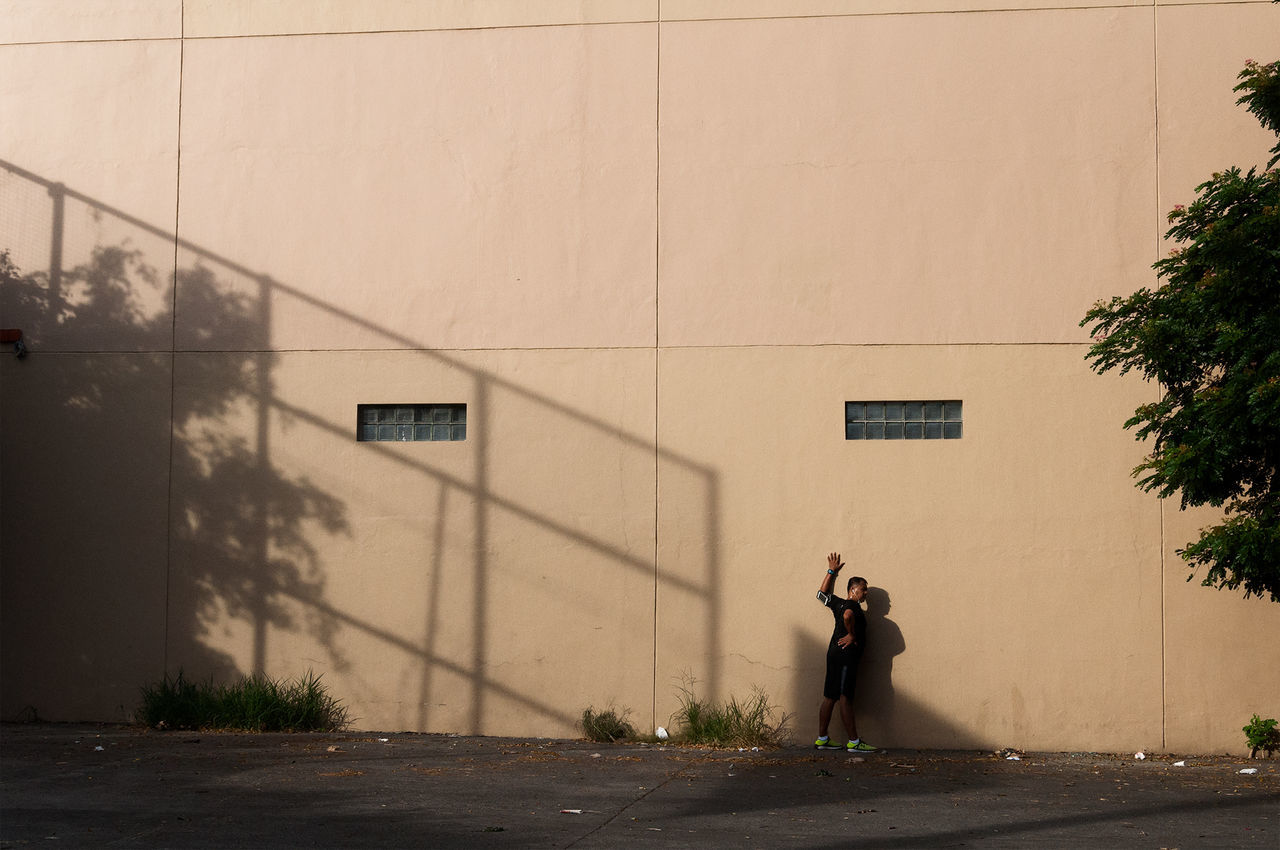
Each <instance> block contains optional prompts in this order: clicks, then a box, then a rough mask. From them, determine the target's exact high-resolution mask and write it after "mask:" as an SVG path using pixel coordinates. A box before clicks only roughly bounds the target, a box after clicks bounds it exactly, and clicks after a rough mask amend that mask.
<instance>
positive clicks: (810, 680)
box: [790, 587, 946, 746]
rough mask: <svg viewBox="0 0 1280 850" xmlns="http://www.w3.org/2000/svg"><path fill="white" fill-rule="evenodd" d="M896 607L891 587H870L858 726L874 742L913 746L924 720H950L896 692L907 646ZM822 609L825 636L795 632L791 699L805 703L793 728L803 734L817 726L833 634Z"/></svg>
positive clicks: (931, 722) (857, 697)
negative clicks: (897, 668) (892, 614)
mask: <svg viewBox="0 0 1280 850" xmlns="http://www.w3.org/2000/svg"><path fill="white" fill-rule="evenodd" d="M816 605H817V603H815V607H816ZM891 608H892V603H891V601H890V598H889V591H887V590H885V589H884V588H883V587H868V588H867V597H866V610H867V650H866V652H865V653H864V654H863V656H862V663H861V665H860V666H859V667H858V687H857V692H856V695H855V697H854V709H855V712H856V714H857V720H858V731H859V732H860V733H861V734H862V735H863V736H865V737H866V738H867V740H869V741H870V742H871V743H873V744H876V745H880V746H912V745H913V744H915V743H916V741H917V740H919V738H920V735H921V732H922V724H923V725H927V726H929V727H930V728H931V729H936V728H937V727H938V726H940V725H941V726H945V725H946V724H945V723H944V722H943V721H941V718H938V717H937V716H936V715H934V714H932V713H931V712H922V709H921V706H919V705H918V704H917V703H916V702H915V701H914V700H912V699H910V698H907V699H904V700H900V699H898V697H897V694H896V693H895V691H894V686H893V661H894V658H896V657H897V656H899V655H901V654H902V653H903V652H905V651H906V648H907V643H906V640H905V639H904V638H903V636H902V630H901V629H899V628H898V624H897V623H895V622H894V621H893V620H891V619H889V611H890V610H891ZM823 614H824V615H825V616H824V617H823V618H822V623H823V626H822V631H821V634H822V637H821V638H819V637H817V636H816V634H815V633H814V632H813V631H811V630H810V629H804V630H803V631H801V630H797V632H796V644H795V666H794V668H793V669H794V671H795V676H794V678H793V680H792V697H791V702H790V704H791V705H794V706H801V707H802V708H801V709H800V714H799V715H798V716H797V717H796V718H795V721H794V724H795V725H794V728H795V729H796V731H797V732H798V733H799V734H800V737H801V738H802V739H803V738H805V736H807V735H808V733H809V731H812V730H811V729H810V728H809V727H810V725H811V724H813V723H814V722H815V721H816V720H817V715H818V703H819V701H820V700H821V698H822V678H823V671H824V669H825V668H824V665H825V663H826V662H825V658H826V652H827V641H828V639H829V638H830V635H831V615H830V612H828V611H825V610H824V611H823ZM809 706H812V709H810V708H809ZM834 725H835V726H836V727H839V728H837V729H836V730H835V734H840V733H841V732H842V731H843V728H842V727H840V726H839V720H838V719H837V720H835V721H834ZM802 730H803V731H802Z"/></svg>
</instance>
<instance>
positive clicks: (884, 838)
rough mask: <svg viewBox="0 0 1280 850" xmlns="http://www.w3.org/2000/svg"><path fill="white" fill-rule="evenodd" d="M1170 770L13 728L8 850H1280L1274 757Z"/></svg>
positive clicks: (1, 806) (364, 737) (924, 757)
mask: <svg viewBox="0 0 1280 850" xmlns="http://www.w3.org/2000/svg"><path fill="white" fill-rule="evenodd" d="M1180 758H1181V757H1180V756H1174V757H1165V756H1160V757H1152V758H1148V759H1147V760H1145V761H1137V760H1135V759H1133V757H1132V756H1131V755H1126V756H1108V755H1100V754H1095V753H1076V754H1065V753H1064V754H1027V755H1024V756H1022V758H1021V760H1018V761H1013V760H1009V759H1007V758H1006V757H1005V755H1003V754H991V753H972V752H938V751H915V750H889V751H885V752H880V753H867V754H865V756H861V757H859V756H850V755H847V754H845V753H843V752H831V753H828V752H821V753H819V752H814V751H812V750H809V749H802V748H793V749H784V750H777V751H771V752H737V751H732V752H730V751H717V750H706V749H693V748H683V747H675V746H656V745H655V746H650V745H638V744H616V745H601V744H593V743H591V742H588V741H571V740H568V741H567V740H549V739H512V738H484V737H458V736H451V735H420V734H408V733H394V734H379V733H359V734H354V733H345V734H338V735H311V734H304V735H276V734H270V735H246V734H231V733H213V734H210V733H203V732H202V733H191V732H154V731H145V730H142V729H139V728H135V727H124V726H86V725H76V726H69V725H62V724H21V725H18V724H6V725H4V726H3V727H0V848H19V847H31V846H40V847H113V848H114V847H120V848H130V847H200V848H203V847H208V848H214V847H216V848H253V847H271V848H276V847H374V846H376V847H467V848H472V850H483V848H489V847H582V848H589V847H595V848H599V847H693V846H697V847H707V846H710V847H730V846H732V847H739V846H742V845H744V844H745V845H755V846H760V847H884V848H894V847H1028V846H1032V847H1035V846H1039V847H1065V846H1073V845H1083V846H1092V847H1120V846H1124V847H1151V848H1160V847H1168V848H1172V847H1178V848H1183V850H1187V848H1196V847H1261V848H1268V850H1275V848H1277V847H1280V761H1276V760H1258V761H1256V762H1251V761H1249V759H1247V758H1233V757H1227V756H1212V757H1204V758H1187V759H1186V765H1185V766H1175V765H1174V761H1175V759H1180ZM1247 767H1256V768H1258V773H1257V774H1255V775H1245V774H1241V773H1239V770H1240V769H1241V768H1247Z"/></svg>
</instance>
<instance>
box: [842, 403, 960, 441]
mask: <svg viewBox="0 0 1280 850" xmlns="http://www.w3.org/2000/svg"><path fill="white" fill-rule="evenodd" d="M963 433H964V420H963V417H962V416H961V403H960V402H958V401H846V402H845V403H844V438H845V439H846V440H958V439H960V437H961V436H962V435H963Z"/></svg>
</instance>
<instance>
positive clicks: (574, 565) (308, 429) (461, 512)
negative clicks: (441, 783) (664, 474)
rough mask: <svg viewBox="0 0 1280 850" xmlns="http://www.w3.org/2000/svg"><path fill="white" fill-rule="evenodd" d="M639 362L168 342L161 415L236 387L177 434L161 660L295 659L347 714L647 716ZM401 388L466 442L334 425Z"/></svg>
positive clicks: (238, 664) (648, 474) (511, 719)
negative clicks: (446, 412)
mask: <svg viewBox="0 0 1280 850" xmlns="http://www.w3.org/2000/svg"><path fill="white" fill-rule="evenodd" d="M653 356H654V355H653V352H652V351H651V350H645V349H632V350H614V351H612V352H601V351H591V352H583V351H576V352H575V351H563V350H562V351H504V352H488V353H482V352H469V353H468V352H454V353H450V352H428V351H417V352H387V353H382V354H369V355H363V356H357V357H352V356H351V355H350V354H347V353H326V354H311V353H301V352H299V353H284V354H279V355H272V356H259V355H244V354H234V353H225V354H186V355H183V356H181V357H179V358H178V362H177V367H176V369H177V378H178V380H177V384H178V386H179V388H180V389H179V391H178V395H177V398H178V402H177V405H178V408H179V410H185V409H192V410H195V409H199V408H201V407H202V406H203V405H202V400H208V399H218V398H227V397H234V398H235V403H234V404H233V405H231V406H229V407H227V408H225V409H219V410H211V411H209V412H208V413H201V414H199V415H193V416H191V417H190V419H189V420H188V422H187V424H186V426H185V427H184V428H183V430H182V431H181V432H180V433H179V435H178V441H177V442H178V448H177V449H176V452H177V453H178V454H179V455H182V454H184V453H185V454H189V455H190V456H191V457H192V458H193V460H195V461H196V462H194V463H190V464H187V465H186V467H185V468H181V469H176V470H175V482H174V491H175V494H176V496H175V499H174V505H173V526H174V547H173V550H172V553H171V556H172V561H173V573H172V574H173V579H174V583H173V588H172V590H171V593H170V603H169V612H170V631H171V636H172V648H171V655H172V656H173V657H174V658H186V659H188V661H187V664H188V669H192V668H197V669H199V670H201V671H202V673H214V674H217V675H220V676H225V675H230V674H232V673H234V672H235V671H240V670H249V669H256V668H262V669H268V670H275V671H285V670H294V669H297V668H298V666H299V665H300V664H303V663H305V666H308V667H311V668H312V669H314V670H315V671H316V672H323V673H324V675H325V678H326V681H328V682H329V683H330V684H331V685H332V687H333V688H334V691H335V692H336V693H340V694H342V695H344V696H345V697H346V698H347V699H348V700H349V701H350V702H351V704H352V706H353V711H354V713H355V714H356V715H357V716H358V718H359V720H358V722H359V723H360V724H361V725H362V726H364V727H366V728H379V729H449V730H456V731H467V732H486V733H490V734H518V735H538V734H544V735H545V734H560V735H564V734H572V732H573V724H574V722H575V721H576V719H577V714H578V713H580V712H581V709H582V708H584V707H585V706H586V705H587V704H588V703H592V702H594V703H595V704H596V705H598V706H603V705H604V704H606V703H608V702H609V701H610V700H616V701H617V702H618V703H619V704H620V705H629V706H633V707H635V708H636V709H645V710H646V715H647V713H648V712H647V709H648V708H649V706H650V705H651V703H652V698H653V696H652V673H653V669H652V668H653V664H652V651H653V581H654V549H653V546H654V528H653V515H652V509H651V507H650V508H649V509H646V506H651V505H652V503H653V491H654V444H653V435H652V426H653V421H654V419H653V405H654V388H653V378H654V370H653ZM264 378H265V384H266V387H265V392H264V393H263V394H261V395H259V394H256V393H253V392H244V390H243V388H244V387H245V386H250V387H257V386H259V385H261V384H262V383H263V382H264V381H263V379H264ZM407 400H413V401H427V402H448V403H465V404H466V405H467V412H468V435H467V440H466V441H465V442H457V443H407V444H385V443H358V442H356V441H355V439H354V435H355V425H356V419H355V411H356V405H357V404H359V403H371V402H372V403H377V402H383V403H395V402H404V401H407ZM646 424H647V429H646ZM255 478H256V479H259V480H263V479H265V480H266V481H268V482H269V483H268V484H267V485H265V486H264V485H261V484H259V485H252V484H250V483H249V482H251V481H252V480H254V479H255ZM255 494H256V495H257V498H255ZM229 543H230V544H231V545H228V544H229ZM264 563H265V564H267V565H268V566H267V567H266V568H263V566H262V565H263V564H264ZM568 695H572V698H567V697H568ZM579 701H583V702H582V705H578V702H579ZM646 722H647V716H646Z"/></svg>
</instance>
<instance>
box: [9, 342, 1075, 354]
mask: <svg viewBox="0 0 1280 850" xmlns="http://www.w3.org/2000/svg"><path fill="white" fill-rule="evenodd" d="M1092 344H1093V343H1090V342H818V343H805V344H800V343H764V342H762V343H741V344H729V345H660V346H657V347H656V348H655V347H654V346H652V345H584V346H564V347H555V346H537V345H533V346H510V347H506V348H147V349H139V350H136V351H112V350H106V349H91V348H65V349H58V350H57V351H41V350H40V349H39V348H34V349H30V351H31V353H32V354H38V355H40V356H44V357H49V356H57V355H76V356H80V355H85V354H102V355H121V356H126V355H155V354H384V353H385V354H395V353H399V354H404V353H410V354H412V353H423V354H436V353H445V352H458V353H466V354H484V353H485V352H489V351H493V352H502V351H548V352H556V351H563V352H573V351H655V350H656V351H701V350H708V351H715V350H719V351H731V350H735V349H754V348H787V349H792V348H794V349H806V348H996V347H1010V348H1011V347H1019V346H1029V347H1036V348H1049V347H1056V348H1087V347H1088V346H1090V345H1092Z"/></svg>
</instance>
